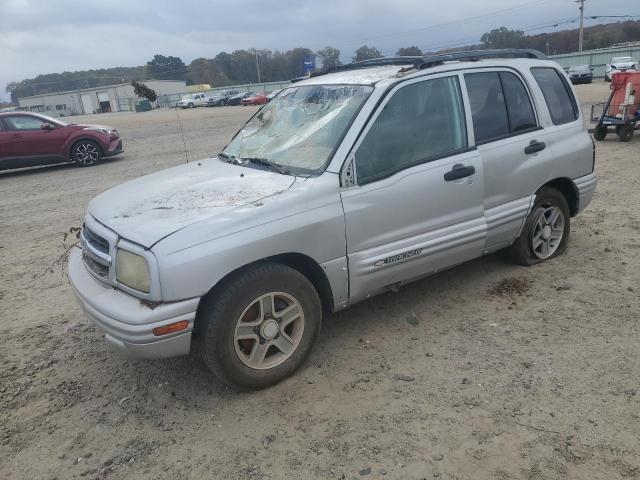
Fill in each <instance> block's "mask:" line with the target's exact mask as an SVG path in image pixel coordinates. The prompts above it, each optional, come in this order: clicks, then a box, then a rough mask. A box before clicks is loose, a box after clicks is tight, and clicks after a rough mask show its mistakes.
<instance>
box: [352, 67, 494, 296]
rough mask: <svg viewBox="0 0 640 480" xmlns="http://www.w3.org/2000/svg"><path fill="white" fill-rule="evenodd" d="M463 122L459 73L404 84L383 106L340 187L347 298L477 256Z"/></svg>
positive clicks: (470, 160)
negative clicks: (349, 181)
mask: <svg viewBox="0 0 640 480" xmlns="http://www.w3.org/2000/svg"><path fill="white" fill-rule="evenodd" d="M470 126H471V123H470V120H466V115H465V108H464V104H463V100H462V93H461V88H460V78H459V77H458V76H457V75H453V76H443V77H439V78H431V79H429V80H424V79H417V80H412V81H407V82H404V83H402V84H400V85H398V86H396V87H394V89H393V90H392V91H391V92H390V93H389V94H388V95H387V96H386V98H385V100H383V102H382V103H381V104H380V106H379V108H378V110H377V111H376V113H375V115H374V116H373V117H372V119H371V121H370V122H369V124H368V126H367V127H366V128H365V132H364V134H363V135H361V139H360V141H359V142H358V143H357V144H356V146H355V149H354V154H353V156H352V157H351V159H350V161H349V162H352V163H353V165H355V168H353V166H352V165H350V164H349V163H348V164H347V168H350V169H351V171H352V178H353V176H355V178H356V181H355V184H354V185H351V186H344V187H343V189H342V191H341V195H342V202H343V206H344V211H345V222H346V237H347V255H348V261H349V277H350V294H349V295H350V301H353V302H355V301H357V300H360V299H362V298H365V297H367V296H368V295H369V294H374V293H377V292H379V291H381V290H383V289H384V288H385V287H392V286H394V285H397V284H398V283H400V282H403V281H408V280H412V279H415V278H418V277H421V276H424V275H426V274H428V273H431V272H435V271H438V270H440V269H443V268H446V267H449V266H452V265H455V264H458V263H462V262H465V261H467V260H470V259H472V258H475V257H477V256H479V255H481V254H482V250H483V247H484V244H485V240H486V234H485V232H486V225H485V219H484V212H483V207H482V198H483V171H482V169H483V167H482V161H481V158H480V156H479V154H478V152H477V151H476V150H475V149H474V148H469V143H468V135H467V132H468V130H469V129H470ZM353 173H355V175H353Z"/></svg>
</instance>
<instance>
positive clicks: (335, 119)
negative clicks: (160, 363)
mask: <svg viewBox="0 0 640 480" xmlns="http://www.w3.org/2000/svg"><path fill="white" fill-rule="evenodd" d="M594 163H595V154H594V148H593V143H592V140H591V138H590V137H589V135H588V133H587V131H586V130H585V127H584V126H583V122H582V118H581V113H580V109H579V107H578V103H577V102H576V98H575V96H574V92H573V90H572V87H571V85H570V82H569V81H568V79H567V77H566V75H565V74H564V72H563V71H562V69H561V68H560V67H559V66H558V65H557V64H556V63H555V62H552V61H549V60H546V59H545V58H544V57H543V56H542V54H540V53H538V52H535V51H521V50H508V51H485V52H466V53H456V54H450V55H443V56H435V57H427V58H421V57H415V58H399V59H398V58H394V59H381V60H375V61H368V62H361V63H356V64H351V65H347V66H343V67H339V68H338V69H336V70H335V71H333V72H329V73H324V74H320V75H316V76H314V77H313V78H310V79H307V80H304V81H301V82H299V83H295V84H292V85H291V86H290V87H289V88H286V89H284V90H283V91H282V92H280V93H279V94H278V96H276V97H275V98H274V99H273V100H272V101H271V102H269V103H268V104H267V105H265V106H264V107H263V108H262V109H261V110H259V111H258V112H257V113H256V114H255V115H254V116H253V117H252V118H251V119H250V120H249V121H248V122H247V123H246V125H245V126H244V127H243V128H242V130H240V131H239V132H238V133H237V134H236V135H235V137H234V138H233V139H232V140H231V142H230V143H229V144H228V145H227V147H225V149H224V151H223V152H221V153H220V154H218V155H217V156H216V157H215V158H209V159H206V160H201V161H198V162H193V163H189V164H186V165H181V166H178V167H174V168H171V169H168V170H164V171H160V172H157V173H154V174H151V175H148V176H145V177H142V178H138V179H135V180H132V181H129V182H127V183H124V184H122V185H120V186H117V187H115V188H113V189H111V190H108V191H106V192H104V193H102V194H101V195H99V196H98V197H96V198H95V199H93V200H92V201H91V203H90V204H89V207H88V211H87V214H86V217H85V224H84V228H83V230H82V242H81V244H82V248H81V249H80V248H79V249H75V251H74V252H73V253H72V254H71V256H70V258H69V265H68V269H69V278H70V280H71V284H72V286H73V288H74V290H75V293H76V294H77V296H78V298H79V299H80V302H81V304H82V306H83V307H84V309H85V310H86V312H87V314H88V316H89V318H90V319H91V321H92V322H93V323H94V324H95V325H96V326H97V327H98V328H99V329H100V330H101V331H102V332H103V333H104V336H105V338H106V340H107V341H108V342H109V343H111V344H113V345H115V346H116V347H117V348H118V349H120V350H122V351H125V352H127V353H129V354H131V355H133V356H136V357H145V358H154V357H170V356H175V355H185V354H187V353H189V352H197V353H198V354H199V355H201V356H202V358H203V359H204V362H205V363H206V365H207V366H208V367H209V368H210V369H211V370H212V371H213V372H215V373H216V374H217V375H218V376H219V377H220V378H221V379H222V380H223V381H225V382H227V383H229V384H233V385H237V386H240V387H244V388H262V387H266V386H268V385H272V384H274V383H276V382H278V381H280V380H282V379H283V378H285V377H287V376H289V375H291V374H292V373H293V372H294V371H295V370H296V369H297V368H298V367H299V366H300V365H301V363H302V362H303V361H304V359H305V358H306V357H307V356H308V355H309V352H310V351H311V349H312V347H313V345H314V344H315V343H316V340H317V339H318V336H319V333H320V325H321V323H322V317H323V313H324V314H326V313H327V312H332V311H337V310H340V309H343V308H345V307H347V306H350V305H353V304H354V303H356V302H359V301H360V300H364V299H366V298H369V297H371V296H372V295H376V294H378V293H381V292H384V291H386V290H389V289H393V290H395V289H396V288H397V287H398V286H400V285H402V284H405V283H407V282H410V281H412V280H415V279H418V278H421V277H424V276H426V275H429V274H433V273H435V272H438V271H440V270H443V269H445V268H448V267H451V266H453V265H456V264H460V263H463V262H466V261H467V260H471V259H473V258H476V257H479V256H481V255H484V254H487V253H491V252H495V251H497V250H500V249H507V250H508V253H509V254H510V256H511V258H512V259H513V260H514V261H515V262H517V263H519V264H522V265H532V264H535V263H538V262H542V261H544V260H548V259H551V258H553V257H556V256H557V255H559V254H560V253H562V252H563V251H564V250H565V248H566V246H567V242H568V240H569V221H570V218H571V217H573V216H575V215H576V214H578V212H580V211H581V210H583V209H584V208H585V207H586V206H587V205H588V204H589V202H590V201H591V198H592V196H593V194H594V190H595V186H596V176H595V173H594Z"/></svg>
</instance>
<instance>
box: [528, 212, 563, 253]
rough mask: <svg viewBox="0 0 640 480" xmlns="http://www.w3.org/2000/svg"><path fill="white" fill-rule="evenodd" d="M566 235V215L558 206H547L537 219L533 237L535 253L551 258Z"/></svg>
mask: <svg viewBox="0 0 640 480" xmlns="http://www.w3.org/2000/svg"><path fill="white" fill-rule="evenodd" d="M563 235H564V215H563V213H562V210H560V209H559V208H558V207H554V206H551V207H548V208H545V209H544V210H543V211H542V212H541V213H540V215H539V216H538V218H537V219H536V222H535V226H534V228H533V234H532V238H531V242H532V247H533V253H534V255H535V256H536V257H538V258H549V257H550V256H551V255H553V254H554V253H555V251H556V250H557V249H558V247H559V246H560V243H561V242H562V237H563Z"/></svg>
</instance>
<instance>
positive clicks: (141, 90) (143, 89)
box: [131, 80, 158, 102]
mask: <svg viewBox="0 0 640 480" xmlns="http://www.w3.org/2000/svg"><path fill="white" fill-rule="evenodd" d="M131 86H132V87H133V93H135V94H136V95H137V96H138V97H140V98H146V99H147V100H149V101H150V102H155V101H156V100H157V98H158V95H157V94H156V92H155V90H153V89H151V88H149V87H147V86H146V85H145V84H144V83H138V82H136V81H135V80H132V81H131Z"/></svg>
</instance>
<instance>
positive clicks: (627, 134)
mask: <svg viewBox="0 0 640 480" xmlns="http://www.w3.org/2000/svg"><path fill="white" fill-rule="evenodd" d="M616 134H618V138H619V139H620V141H621V142H629V141H631V138H633V124H631V123H627V124H626V125H617V126H616Z"/></svg>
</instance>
